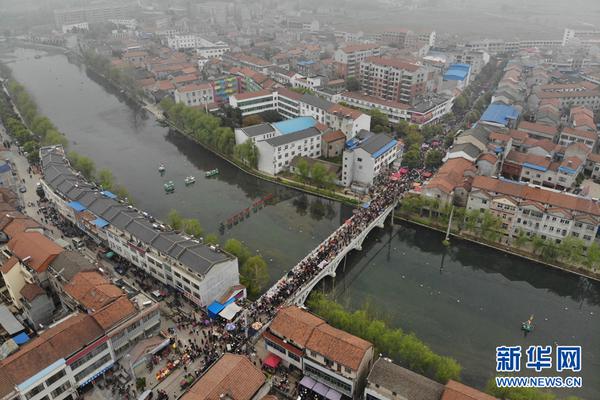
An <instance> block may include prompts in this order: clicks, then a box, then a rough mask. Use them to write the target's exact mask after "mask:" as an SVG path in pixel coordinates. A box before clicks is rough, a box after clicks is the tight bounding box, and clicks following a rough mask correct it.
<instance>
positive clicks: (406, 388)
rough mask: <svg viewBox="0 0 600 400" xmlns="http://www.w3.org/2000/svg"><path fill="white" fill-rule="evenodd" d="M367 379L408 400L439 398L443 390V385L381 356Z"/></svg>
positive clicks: (433, 399)
mask: <svg viewBox="0 0 600 400" xmlns="http://www.w3.org/2000/svg"><path fill="white" fill-rule="evenodd" d="M367 379H368V382H369V384H373V385H378V387H379V386H380V387H382V388H384V389H387V390H389V391H391V392H394V393H396V394H397V395H399V396H400V397H401V398H405V399H410V400H439V399H440V397H441V396H442V393H443V392H444V385H442V384H440V383H437V382H435V381H433V380H431V379H429V378H426V377H424V376H423V375H419V374H417V373H415V372H412V371H410V370H408V369H406V368H402V367H401V366H399V365H397V364H394V363H393V362H391V361H387V360H385V359H383V358H380V359H378V360H377V361H376V362H375V364H374V365H373V369H371V372H370V373H369V377H368V378H367Z"/></svg>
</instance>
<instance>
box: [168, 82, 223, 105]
mask: <svg viewBox="0 0 600 400" xmlns="http://www.w3.org/2000/svg"><path fill="white" fill-rule="evenodd" d="M173 95H174V97H175V103H183V104H185V105H186V106H199V105H203V104H210V103H214V101H215V100H214V97H213V89H212V86H211V85H210V83H193V84H191V85H186V86H182V87H180V88H177V89H175V92H174V93H173Z"/></svg>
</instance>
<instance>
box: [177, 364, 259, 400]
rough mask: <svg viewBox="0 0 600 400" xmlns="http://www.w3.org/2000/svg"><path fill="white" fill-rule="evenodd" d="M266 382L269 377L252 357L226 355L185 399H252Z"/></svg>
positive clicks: (192, 388) (185, 395) (191, 388)
mask: <svg viewBox="0 0 600 400" xmlns="http://www.w3.org/2000/svg"><path fill="white" fill-rule="evenodd" d="M265 381H266V377H265V375H264V374H263V373H262V371H261V370H260V369H259V368H258V367H256V366H255V365H254V364H253V363H252V362H251V361H250V360H249V359H248V358H246V357H245V356H241V355H237V354H231V353H225V354H224V355H223V356H222V357H221V358H220V359H219V360H218V361H217V362H216V363H215V364H214V365H213V366H212V367H211V368H210V369H209V370H208V371H206V373H205V374H204V375H202V377H201V378H200V379H199V380H198V381H197V382H196V383H195V384H193V385H192V386H191V387H190V388H189V390H188V391H187V393H185V394H184V395H183V396H182V397H181V399H182V400H223V399H224V398H228V399H231V400H251V399H252V398H253V397H254V396H255V395H256V393H257V392H258V391H259V390H260V388H261V387H262V386H263V385H264V384H265Z"/></svg>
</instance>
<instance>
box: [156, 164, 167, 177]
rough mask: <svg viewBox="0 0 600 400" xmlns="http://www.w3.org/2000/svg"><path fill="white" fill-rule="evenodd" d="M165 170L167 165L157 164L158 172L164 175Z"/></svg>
mask: <svg viewBox="0 0 600 400" xmlns="http://www.w3.org/2000/svg"><path fill="white" fill-rule="evenodd" d="M166 170H167V167H165V164H160V165H159V166H158V172H160V174H161V175H164V174H165V171H166Z"/></svg>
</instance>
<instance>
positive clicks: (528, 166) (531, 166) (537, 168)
mask: <svg viewBox="0 0 600 400" xmlns="http://www.w3.org/2000/svg"><path fill="white" fill-rule="evenodd" d="M523 166H524V167H525V168H530V169H535V170H536V171H542V172H544V171H547V170H548V168H546V167H543V166H541V165H535V164H531V163H527V162H526V163H523Z"/></svg>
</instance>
